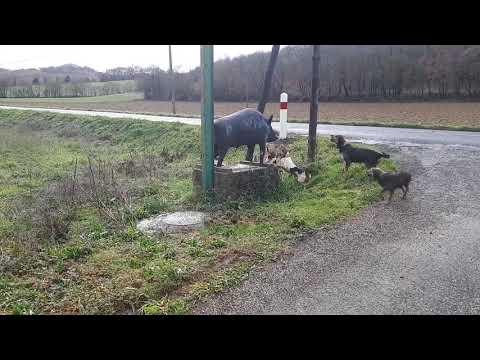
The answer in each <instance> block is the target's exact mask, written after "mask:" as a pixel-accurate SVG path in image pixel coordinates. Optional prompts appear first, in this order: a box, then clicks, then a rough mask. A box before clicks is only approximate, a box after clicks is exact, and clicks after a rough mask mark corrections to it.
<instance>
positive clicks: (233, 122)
mask: <svg viewBox="0 0 480 360" xmlns="http://www.w3.org/2000/svg"><path fill="white" fill-rule="evenodd" d="M272 118H273V115H272V116H270V118H269V119H267V118H266V117H265V116H264V115H263V114H262V113H260V112H259V111H256V110H253V109H243V110H240V111H237V112H235V113H233V114H230V115H227V116H224V117H222V118H219V119H217V120H215V122H214V131H215V145H214V155H215V159H217V160H218V161H217V167H220V166H222V162H223V159H224V158H225V155H226V154H227V151H228V149H229V148H231V147H235V148H238V147H240V146H242V145H247V147H248V150H247V155H246V158H245V159H246V160H247V161H252V160H253V153H254V151H255V145H257V144H258V145H259V147H260V164H263V159H264V157H265V149H266V144H267V143H268V142H273V141H276V140H278V131H275V130H273V129H272Z"/></svg>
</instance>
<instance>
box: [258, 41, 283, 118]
mask: <svg viewBox="0 0 480 360" xmlns="http://www.w3.org/2000/svg"><path fill="white" fill-rule="evenodd" d="M279 51H280V45H273V47H272V52H271V54H270V62H269V63H268V68H267V72H266V73H265V81H264V82H263V91H262V96H261V98H260V101H259V102H258V107H257V110H258V111H260V112H261V113H262V114H263V112H264V111H265V105H266V104H267V101H268V97H269V94H270V87H271V85H272V77H273V71H274V70H275V63H276V62H277V57H278V52H279Z"/></svg>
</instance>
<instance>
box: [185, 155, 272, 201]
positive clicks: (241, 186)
mask: <svg viewBox="0 0 480 360" xmlns="http://www.w3.org/2000/svg"><path fill="white" fill-rule="evenodd" d="M214 181H215V185H214V193H215V195H216V197H217V199H220V200H235V199H237V198H239V197H240V196H241V195H244V194H255V195H260V194H266V193H269V192H273V191H275V190H276V189H277V188H278V186H279V185H280V175H279V170H278V169H277V168H275V167H274V166H271V165H260V164H259V163H250V162H247V161H241V162H240V163H239V164H236V165H231V166H228V165H225V166H222V167H220V168H218V167H215V180H214ZM193 187H194V191H195V193H196V195H200V194H201V193H202V168H201V167H200V166H196V167H195V168H194V170H193Z"/></svg>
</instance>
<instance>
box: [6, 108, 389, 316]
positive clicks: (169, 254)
mask: <svg viewBox="0 0 480 360" xmlns="http://www.w3.org/2000/svg"><path fill="white" fill-rule="evenodd" d="M199 135H200V134H199V128H198V127H194V126H188V125H182V124H173V123H153V122H148V121H138V120H115V119H108V118H101V117H88V116H73V115H64V114H54V113H44V112H40V113H37V112H33V111H18V110H0V139H1V142H0V151H1V153H2V155H3V156H2V157H1V158H0V186H1V189H2V192H1V193H0V212H2V214H3V216H2V217H1V220H0V274H1V275H0V313H10V314H11V313H16V314H31V313H33V314H45V313H74V314H115V313H126V312H129V311H130V312H135V313H144V314H183V313H189V312H190V310H191V309H192V307H194V306H195V303H196V302H197V301H198V300H199V299H202V298H204V297H205V296H209V295H211V294H213V293H217V292H220V291H222V290H223V289H225V288H227V287H230V286H235V285H237V284H239V283H240V282H241V281H242V280H243V279H244V278H245V276H246V275H247V274H248V272H249V271H251V269H252V267H253V266H254V265H257V264H262V263H264V262H267V261H274V260H275V259H277V258H278V257H279V256H281V255H282V254H284V253H285V252H286V251H288V248H289V247H290V246H292V244H294V242H295V239H296V237H297V236H299V235H300V234H301V233H302V232H303V231H306V230H311V229H318V228H319V227H321V226H323V225H325V224H332V223H334V222H337V221H341V220H342V219H344V218H346V217H349V216H352V215H354V214H357V213H358V212H359V211H360V210H361V209H362V208H364V207H366V206H368V205H369V204H372V203H373V202H375V201H377V200H379V199H380V189H379V187H378V186H377V185H376V184H375V183H373V182H370V181H369V180H368V178H367V175H366V171H365V169H364V168H363V167H362V166H357V165H354V166H352V167H351V168H350V171H349V173H348V174H347V175H344V174H343V172H342V164H341V161H340V157H339V155H338V152H337V151H336V150H335V148H334V146H333V144H332V143H330V141H329V140H328V139H327V138H320V139H319V159H320V160H319V161H318V163H317V164H315V168H316V169H317V171H318V174H317V175H316V176H315V178H314V181H312V182H311V184H310V185H309V186H307V187H304V186H302V185H300V184H298V183H297V182H296V181H295V180H294V179H293V178H292V177H291V176H289V175H287V174H283V175H282V182H281V186H280V188H279V189H278V191H277V192H275V193H273V194H271V195H268V196H265V197H264V198H262V199H251V198H244V199H240V200H238V201H232V202H229V203H226V204H220V203H215V202H213V203H202V202H199V201H197V200H195V199H194V197H193V196H192V195H193V194H192V183H191V177H192V173H191V171H192V167H193V165H194V164H196V163H198V162H199V152H200V145H199ZM290 151H291V153H292V154H293V157H294V161H295V162H296V163H298V164H305V163H306V160H305V153H306V139H305V138H303V137H302V138H297V139H295V140H294V142H293V143H292V144H291V145H290ZM88 156H90V157H91V158H93V159H95V161H98V162H97V163H96V164H98V165H99V166H100V165H101V164H113V165H111V167H112V168H114V169H116V170H115V171H117V172H116V174H117V175H115V176H116V185H115V186H119V187H120V188H121V189H122V191H123V192H122V193H123V194H128V196H129V201H128V206H118V199H115V198H113V199H111V196H108V197H107V195H110V193H108V192H107V193H106V196H105V197H104V198H103V199H104V200H103V201H104V203H103V205H102V206H100V205H98V204H97V203H95V202H92V201H89V200H88V199H87V200H82V201H81V199H80V198H79V200H78V202H75V203H74V204H73V202H72V204H73V205H71V207H70V208H69V207H68V206H67V205H68V204H69V202H68V201H65V198H62V199H63V200H62V201H59V200H58V199H55V197H53V199H52V198H51V197H48V196H46V195H45V191H46V189H47V185H50V186H51V185H54V184H57V185H58V184H60V185H61V184H67V185H68V184H70V183H68V182H67V180H68V179H71V178H72V176H73V175H72V174H73V173H74V166H75V162H77V164H78V173H79V174H83V172H82V171H87V170H88V168H87V165H88V159H87V158H88ZM243 156H244V149H238V150H235V151H233V150H232V151H231V152H230V153H229V154H228V156H227V158H226V161H227V163H228V162H230V163H232V162H236V161H238V160H240V159H242V158H243ZM149 159H150V160H151V159H154V160H155V161H160V163H161V164H162V165H161V166H159V167H158V169H156V170H155V171H156V172H155V174H154V175H153V176H150V175H151V174H149V173H148V172H143V173H142V172H141V171H140V170H141V169H143V168H142V167H141V166H140V165H141V164H144V163H148V161H150V160H149ZM129 163H132V164H135V166H137V168H135V167H134V168H135V169H137V170H136V172H134V173H132V172H131V171H130V172H126V171H125V172H122V171H123V170H121V169H123V167H122V166H126V165H125V164H129ZM105 166H107V165H105ZM381 167H382V168H384V169H386V170H391V169H394V168H395V166H394V164H393V162H392V161H390V160H387V161H382V162H381ZM109 169H110V168H109ZM106 173H108V172H106ZM86 174H88V171H87V172H86ZM88 179H89V178H88V176H87V177H85V184H88V183H89V181H88ZM100 179H101V176H99V177H98V178H97V181H100ZM69 186H70V185H69ZM58 188H59V189H68V186H67V187H64V188H62V187H61V186H59V187H58ZM99 189H100V190H102V189H103V188H102V187H99ZM107 190H108V189H107ZM102 191H103V190H102ZM105 191H106V190H105ZM60 193H61V191H60V192H53V193H48V194H50V196H51V194H54V195H55V196H60V195H59V194H60ZM48 199H50V200H48ZM66 199H67V200H68V197H67V198H66ZM47 200H48V201H47ZM50 201H53V205H52V204H50ZM55 201H56V202H55ZM105 204H106V205H105ZM19 205H20V207H19ZM22 206H23V207H22ZM22 209H23V211H20V210H22ZM179 209H190V210H204V211H207V212H209V213H210V214H211V215H212V218H213V219H214V221H213V222H212V223H210V224H209V225H208V226H207V228H206V229H204V230H202V231H199V232H194V233H191V234H180V235H169V236H162V237H159V238H151V237H148V236H145V235H143V234H141V233H139V232H138V231H137V230H136V229H135V223H136V221H138V220H140V219H142V218H146V217H149V216H152V215H155V214H158V213H161V212H165V211H174V210H179ZM25 211H27V213H26V214H25V213H24V212H25ZM47 215H48V216H47ZM32 219H33V220H32ZM233 219H235V221H233ZM60 224H63V225H64V226H63V228H62V229H60V230H61V231H60V230H58V231H56V232H54V231H52V226H54V225H56V226H59V225H60ZM59 234H60V235H62V236H60V235H59Z"/></svg>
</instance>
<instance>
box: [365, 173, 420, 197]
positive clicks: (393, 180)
mask: <svg viewBox="0 0 480 360" xmlns="http://www.w3.org/2000/svg"><path fill="white" fill-rule="evenodd" d="M368 175H369V176H373V178H374V179H375V180H376V181H377V182H378V183H379V184H380V186H381V187H382V189H383V190H382V193H384V192H385V191H389V192H390V197H389V198H388V202H389V203H390V201H391V200H392V196H393V193H394V191H395V189H402V191H403V196H402V199H405V196H407V192H408V185H410V181H411V180H412V175H410V174H409V173H407V172H399V173H387V172H384V171H382V170H380V169H379V168H373V169H370V170H369V171H368Z"/></svg>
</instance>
